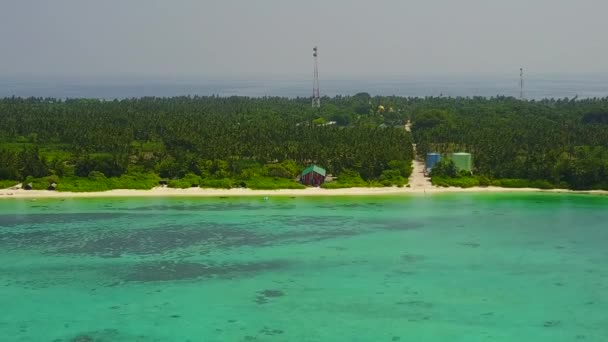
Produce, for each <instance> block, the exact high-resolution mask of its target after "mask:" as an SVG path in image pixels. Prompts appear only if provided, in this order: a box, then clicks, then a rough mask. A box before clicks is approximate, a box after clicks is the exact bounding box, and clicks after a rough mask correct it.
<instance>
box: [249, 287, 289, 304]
mask: <svg viewBox="0 0 608 342" xmlns="http://www.w3.org/2000/svg"><path fill="white" fill-rule="evenodd" d="M284 295H285V293H283V291H281V290H264V291H260V292H258V295H257V297H255V302H256V303H257V304H259V305H262V304H266V303H268V301H269V299H270V298H278V297H283V296H284Z"/></svg>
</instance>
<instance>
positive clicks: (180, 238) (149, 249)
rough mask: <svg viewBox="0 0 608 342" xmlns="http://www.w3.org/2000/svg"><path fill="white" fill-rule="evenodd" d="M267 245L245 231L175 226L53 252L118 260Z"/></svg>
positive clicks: (88, 241)
mask: <svg viewBox="0 0 608 342" xmlns="http://www.w3.org/2000/svg"><path fill="white" fill-rule="evenodd" d="M267 243H268V241H266V240H265V239H264V236H263V235H257V234H254V233H253V232H252V231H250V230H248V229H246V228H243V227H240V226H237V225H225V224H213V223H211V224H205V225H202V226H200V227H198V228H189V227H180V226H177V227H161V228H150V229H140V230H132V231H129V230H125V231H116V232H106V233H102V234H101V235H98V236H94V237H90V238H85V239H82V238H81V239H78V240H77V239H74V240H73V241H69V242H67V243H66V244H64V245H63V246H60V247H59V248H57V249H56V250H55V252H56V253H60V254H86V255H97V256H106V257H119V256H121V255H122V254H136V255H149V254H158V253H164V252H168V251H171V250H175V249H179V248H186V247H190V246H194V245H201V246H203V247H207V248H217V247H224V248H229V247H239V246H249V245H264V244H267Z"/></svg>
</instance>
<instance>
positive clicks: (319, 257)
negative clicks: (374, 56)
mask: <svg viewBox="0 0 608 342" xmlns="http://www.w3.org/2000/svg"><path fill="white" fill-rule="evenodd" d="M0 260H1V261H2V262H1V264H0V339H1V340H2V341H431V342H432V341H517V340H520V341H579V340H580V341H608V197H600V196H576V195H552V194H526V195H513V194H499V195H488V194H446V195H433V196H426V197H425V196H408V197H387V198H380V197H365V198H364V197H352V198H270V200H269V201H264V200H262V199H261V198H259V199H258V198H235V199H221V198H207V199H204V198H203V199H201V198H181V199H175V198H171V199H66V200H55V199H54V200H37V201H32V200H14V199H11V200H2V201H0Z"/></svg>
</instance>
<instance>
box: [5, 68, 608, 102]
mask: <svg viewBox="0 0 608 342" xmlns="http://www.w3.org/2000/svg"><path fill="white" fill-rule="evenodd" d="M311 88H312V82H311V80H308V79H306V78H301V77H299V78H287V77H283V78H275V79H264V78H259V77H258V78H247V79H245V78H243V79H239V78H235V77H232V78H229V79H227V78H224V79H218V78H203V77H199V78H196V77H188V78H151V77H101V78H82V77H80V78H65V77H42V78H38V77H31V76H29V77H8V78H7V77H4V78H0V97H10V96H13V95H14V96H19V97H31V96H34V97H54V98H99V99H106V100H112V99H124V98H134V97H144V96H155V97H173V96H183V95H200V96H207V95H219V96H233V95H238V96H249V97H262V96H279V97H289V98H295V97H309V96H310V94H311V93H312V90H311ZM359 92H368V93H370V94H372V95H383V96H391V95H397V96H406V97H407V96H413V97H425V96H451V97H456V96H464V97H467V96H483V97H492V96H497V95H504V96H515V97H519V78H518V77H517V76H516V77H505V76H488V75H485V76H437V75H434V76H422V75H417V76H390V77H384V78H361V79H356V78H353V79H348V78H341V79H323V78H322V79H321V93H322V95H326V96H335V95H354V94H356V93H359ZM575 96H578V97H579V98H593V97H606V96H608V73H602V74H567V75H530V76H528V77H527V79H526V84H525V97H526V98H527V99H543V98H565V97H568V98H573V97H575Z"/></svg>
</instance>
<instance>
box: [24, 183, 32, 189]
mask: <svg viewBox="0 0 608 342" xmlns="http://www.w3.org/2000/svg"><path fill="white" fill-rule="evenodd" d="M33 188H34V184H32V183H27V184H26V185H25V186H24V187H23V190H32V189H33Z"/></svg>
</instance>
